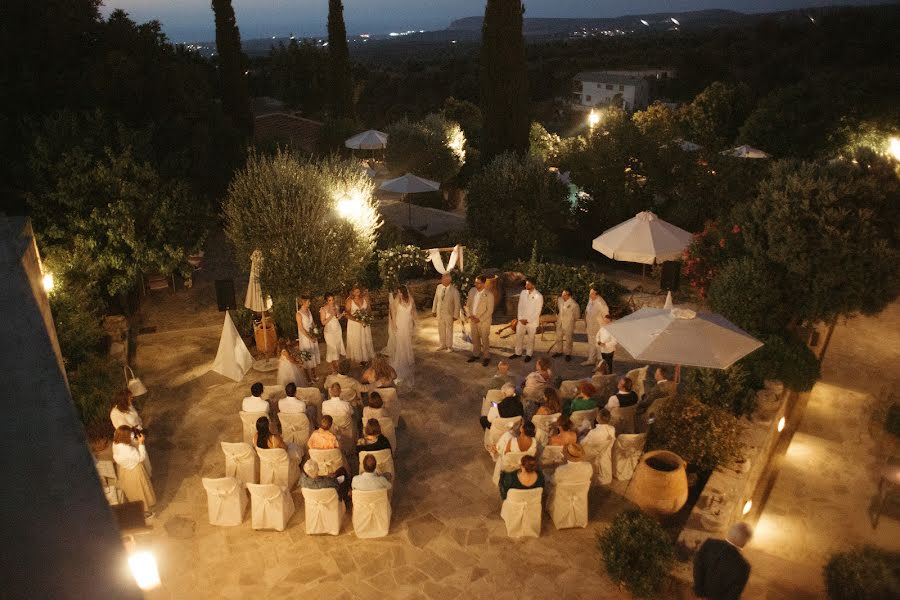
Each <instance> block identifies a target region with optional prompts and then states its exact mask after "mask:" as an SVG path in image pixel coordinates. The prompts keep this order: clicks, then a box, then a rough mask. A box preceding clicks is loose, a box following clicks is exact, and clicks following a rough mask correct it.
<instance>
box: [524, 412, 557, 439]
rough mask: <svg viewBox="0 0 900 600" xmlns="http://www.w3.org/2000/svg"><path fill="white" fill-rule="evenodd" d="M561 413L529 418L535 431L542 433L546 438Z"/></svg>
mask: <svg viewBox="0 0 900 600" xmlns="http://www.w3.org/2000/svg"><path fill="white" fill-rule="evenodd" d="M560 414H561V413H556V414H553V415H534V416H533V417H531V422H532V423H534V427H535V429H537V430H538V431H543V432H544V433H546V434H547V435H548V436H549V435H550V430H551V429H553V426H554V425H555V424H556V422H557V421H558V420H559V416H560Z"/></svg>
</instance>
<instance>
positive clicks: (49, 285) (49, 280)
mask: <svg viewBox="0 0 900 600" xmlns="http://www.w3.org/2000/svg"><path fill="white" fill-rule="evenodd" d="M41 283H42V284H43V285H44V291H45V292H47V293H48V294H49V293H50V292H51V291H52V290H53V284H54V281H53V273H45V274H44V277H43V278H42V279H41Z"/></svg>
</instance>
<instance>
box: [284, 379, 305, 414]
mask: <svg viewBox="0 0 900 600" xmlns="http://www.w3.org/2000/svg"><path fill="white" fill-rule="evenodd" d="M296 394H297V385H296V384H294V383H289V384H287V385H286V386H284V398H282V399H281V400H279V401H278V412H280V413H286V414H289V415H299V414H305V413H306V402H305V401H303V400H299V399H297V396H296Z"/></svg>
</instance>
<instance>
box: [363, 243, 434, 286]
mask: <svg viewBox="0 0 900 600" xmlns="http://www.w3.org/2000/svg"><path fill="white" fill-rule="evenodd" d="M375 256H376V258H377V260H378V277H379V278H380V279H381V283H382V285H384V287H385V288H387V289H394V288H396V287H397V286H398V285H399V284H400V283H402V282H403V281H404V280H407V279H411V278H413V277H421V276H422V275H424V273H425V265H426V263H425V252H424V251H423V250H422V249H421V248H419V247H418V246H411V245H405V246H394V247H393V248H388V249H387V250H376V252H375Z"/></svg>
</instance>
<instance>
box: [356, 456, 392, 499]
mask: <svg viewBox="0 0 900 600" xmlns="http://www.w3.org/2000/svg"><path fill="white" fill-rule="evenodd" d="M377 465H378V462H377V461H376V460H375V457H374V456H372V455H371V454H369V455H367V456H366V457H365V458H364V459H363V472H362V473H360V474H359V475H357V476H356V477H354V478H353V489H354V490H360V491H365V492H368V491H371V490H389V489H391V474H390V473H385V474H383V475H379V474H377V473H375V467H376V466H377Z"/></svg>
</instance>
